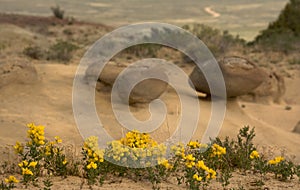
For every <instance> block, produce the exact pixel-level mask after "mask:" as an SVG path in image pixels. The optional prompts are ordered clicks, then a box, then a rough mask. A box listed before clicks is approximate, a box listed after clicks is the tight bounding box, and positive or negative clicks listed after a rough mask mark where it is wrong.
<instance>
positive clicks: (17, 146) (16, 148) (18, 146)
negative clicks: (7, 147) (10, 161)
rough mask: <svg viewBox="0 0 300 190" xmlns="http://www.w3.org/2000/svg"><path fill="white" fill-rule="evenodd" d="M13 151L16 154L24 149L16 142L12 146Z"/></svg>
mask: <svg viewBox="0 0 300 190" xmlns="http://www.w3.org/2000/svg"><path fill="white" fill-rule="evenodd" d="M14 149H15V153H16V154H22V153H23V150H24V146H23V145H22V144H21V143H20V142H18V141H17V142H16V145H15V146H14Z"/></svg>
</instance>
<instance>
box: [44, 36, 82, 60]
mask: <svg viewBox="0 0 300 190" xmlns="http://www.w3.org/2000/svg"><path fill="white" fill-rule="evenodd" d="M76 49H78V47H77V46H76V45H74V44H72V43H70V42H68V41H61V40H59V41H57V42H56V43H55V44H53V45H52V46H51V47H50V48H49V54H48V58H47V59H48V60H58V61H62V62H68V61H70V60H71V58H72V52H73V51H74V50H76Z"/></svg>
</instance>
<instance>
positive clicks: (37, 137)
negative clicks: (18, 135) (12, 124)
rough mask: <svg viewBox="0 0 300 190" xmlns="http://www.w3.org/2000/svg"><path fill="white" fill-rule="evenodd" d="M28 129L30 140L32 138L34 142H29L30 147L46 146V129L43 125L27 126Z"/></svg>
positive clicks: (31, 124)
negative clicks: (33, 145)
mask: <svg viewBox="0 0 300 190" xmlns="http://www.w3.org/2000/svg"><path fill="white" fill-rule="evenodd" d="M27 127H28V128H29V130H28V131H27V135H28V138H30V139H31V140H32V141H31V142H29V145H32V144H35V145H38V146H39V145H44V144H45V136H44V135H45V132H44V129H45V127H44V126H42V125H38V126H36V125H35V124H33V123H30V124H27Z"/></svg>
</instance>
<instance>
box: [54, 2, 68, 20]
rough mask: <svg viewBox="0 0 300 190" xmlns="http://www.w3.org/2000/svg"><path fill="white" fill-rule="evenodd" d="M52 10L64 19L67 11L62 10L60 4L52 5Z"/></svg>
mask: <svg viewBox="0 0 300 190" xmlns="http://www.w3.org/2000/svg"><path fill="white" fill-rule="evenodd" d="M51 10H52V13H53V15H54V16H55V17H56V18H58V19H64V14H65V11H64V10H62V9H61V8H60V6H59V5H56V6H55V7H51Z"/></svg>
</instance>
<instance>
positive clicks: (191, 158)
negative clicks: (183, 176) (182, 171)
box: [185, 154, 196, 168]
mask: <svg viewBox="0 0 300 190" xmlns="http://www.w3.org/2000/svg"><path fill="white" fill-rule="evenodd" d="M195 159H196V158H195V157H194V156H193V155H192V154H188V155H187V156H186V157H185V160H186V162H185V165H186V167H188V168H192V167H193V166H194V165H195V162H194V161H195Z"/></svg>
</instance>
